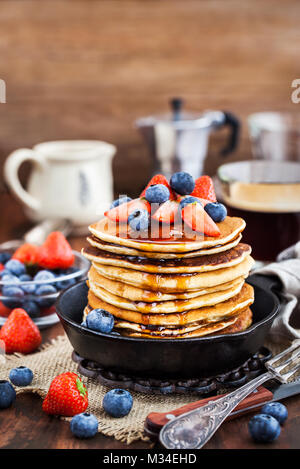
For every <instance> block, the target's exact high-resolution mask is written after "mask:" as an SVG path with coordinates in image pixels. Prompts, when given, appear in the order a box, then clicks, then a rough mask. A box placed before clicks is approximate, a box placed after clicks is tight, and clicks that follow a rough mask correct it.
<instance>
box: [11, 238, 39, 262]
mask: <svg viewBox="0 0 300 469" xmlns="http://www.w3.org/2000/svg"><path fill="white" fill-rule="evenodd" d="M38 249H39V248H38V247H37V246H35V245H34V244H29V243H25V244H22V246H20V247H19V248H18V249H17V250H16V251H15V252H14V255H13V256H12V259H17V260H18V261H20V262H22V263H23V264H26V265H34V264H36V263H37V256H38Z"/></svg>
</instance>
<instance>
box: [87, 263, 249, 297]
mask: <svg viewBox="0 0 300 469" xmlns="http://www.w3.org/2000/svg"><path fill="white" fill-rule="evenodd" d="M93 265H94V267H95V269H96V270H97V272H98V273H99V274H100V275H102V276H103V277H106V278H110V279H113V280H117V281H120V282H124V283H128V284H129V285H134V286H137V287H139V288H146V289H147V290H158V291H161V292H166V293H168V292H184V291H186V290H199V289H202V288H206V287H214V286H216V285H220V284H223V283H226V282H231V281H232V280H235V279H237V278H238V277H246V276H247V275H248V274H249V271H250V269H251V268H252V266H253V265H254V260H253V259H252V257H251V256H247V257H246V258H245V259H244V260H243V261H242V262H240V263H239V264H237V265H235V266H233V267H230V268H222V269H218V270H213V271H210V272H203V273H188V274H178V275H177V274H151V273H146V272H140V271H138V270H133V269H124V268H121V267H115V266H110V265H101V264H93Z"/></svg>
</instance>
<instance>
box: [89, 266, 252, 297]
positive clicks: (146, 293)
mask: <svg viewBox="0 0 300 469" xmlns="http://www.w3.org/2000/svg"><path fill="white" fill-rule="evenodd" d="M88 278H89V280H90V281H91V282H93V283H94V284H95V285H96V286H99V287H100V288H103V289H105V290H107V291H108V292H110V293H113V294H114V295H117V296H121V297H122V298H125V299H127V300H131V301H144V302H149V303H152V302H154V301H169V300H187V299H189V298H195V297H197V296H200V295H207V294H210V293H214V292H219V291H223V290H228V289H229V288H235V287H236V286H237V285H238V284H240V283H242V282H243V280H244V277H238V278H237V279H235V280H232V281H231V282H226V283H223V284H220V285H216V286H214V287H207V288H202V289H201V290H195V291H192V290H191V291H185V292H179V293H178V292H176V293H163V292H161V291H151V290H145V289H144V288H138V287H135V286H133V285H129V284H127V283H122V282H118V281H116V280H111V279H109V278H106V277H103V276H102V275H100V274H99V273H98V272H97V271H96V270H95V268H94V267H93V266H92V267H91V268H90V270H89V273H88Z"/></svg>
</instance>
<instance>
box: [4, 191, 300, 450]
mask: <svg viewBox="0 0 300 469" xmlns="http://www.w3.org/2000/svg"><path fill="white" fill-rule="evenodd" d="M0 207H1V218H2V222H1V224H0V242H3V241H7V240H8V239H13V238H14V239H15V238H17V237H20V236H21V233H24V231H25V230H26V229H27V228H29V226H30V225H29V224H28V223H27V222H26V220H25V218H24V216H23V214H22V211H21V209H20V207H19V206H18V205H17V204H16V203H15V202H14V201H13V200H12V198H11V197H10V196H9V195H7V194H6V195H1V202H0ZM83 242H84V239H82V238H81V239H80V238H76V239H75V238H74V239H71V243H72V245H73V246H74V248H75V249H79V248H80V246H81V245H82V244H83ZM62 333H63V329H62V327H61V325H60V324H57V325H55V326H53V327H51V328H49V329H46V330H45V331H43V332H42V335H43V341H44V342H45V341H47V340H49V339H52V338H54V337H56V336H57V335H59V334H62ZM285 404H286V405H287V408H288V412H289V418H288V420H287V422H286V423H285V425H284V427H283V429H282V433H281V435H280V437H279V438H278V440H277V442H275V443H273V444H271V445H257V444H255V443H253V441H252V440H251V439H250V437H249V435H248V430H247V424H248V421H249V416H244V417H240V418H239V419H237V420H233V421H230V422H227V423H224V424H223V425H222V427H221V428H220V429H219V430H218V432H217V433H216V435H214V437H213V438H212V440H211V441H210V442H209V443H208V444H207V445H206V448H209V449H237V448H239V449H241V448H242V449H257V448H269V449H279V448H291V449H296V448H300V396H299V397H292V398H289V399H287V400H286V401H285ZM0 429H1V431H0V448H2V449H3V448H7V449H8V448H10V449H12V448H18V449H22V448H41V449H44V448H51V449H64V448H66V449H71V448H83V449H84V448H89V449H95V448H96V449H99V448H102V449H128V448H130V449H149V448H150V447H151V446H150V445H149V444H148V443H145V442H141V441H139V442H136V443H133V444H131V445H130V447H128V446H127V445H125V444H123V443H120V442H118V441H116V440H114V439H113V438H108V437H106V436H104V435H101V434H98V435H97V436H96V437H94V438H93V439H91V440H78V439H76V438H74V437H73V436H72V435H71V432H70V429H69V424H68V423H66V422H63V421H61V420H59V419H57V418H54V417H49V416H46V415H45V414H44V413H43V411H42V408H41V399H40V397H38V396H36V395H33V394H24V395H22V396H18V399H17V400H16V402H15V404H14V405H13V406H12V407H11V408H9V409H6V410H2V411H1V412H0ZM156 448H159V447H158V446H157V447H156Z"/></svg>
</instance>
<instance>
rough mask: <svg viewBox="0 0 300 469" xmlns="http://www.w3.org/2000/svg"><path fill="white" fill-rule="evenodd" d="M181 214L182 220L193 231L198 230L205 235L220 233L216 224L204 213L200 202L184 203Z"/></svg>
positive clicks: (217, 234)
mask: <svg viewBox="0 0 300 469" xmlns="http://www.w3.org/2000/svg"><path fill="white" fill-rule="evenodd" d="M181 216H182V218H183V220H184V222H185V223H186V224H187V225H188V226H189V227H190V228H192V230H194V231H200V232H202V233H203V234H205V235H207V236H219V235H220V230H219V228H218V226H217V225H216V224H215V222H214V221H213V220H212V219H211V218H210V216H209V215H208V214H207V213H206V211H205V210H204V209H203V207H202V205H201V204H198V203H192V204H188V205H185V207H183V209H182V212H181Z"/></svg>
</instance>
